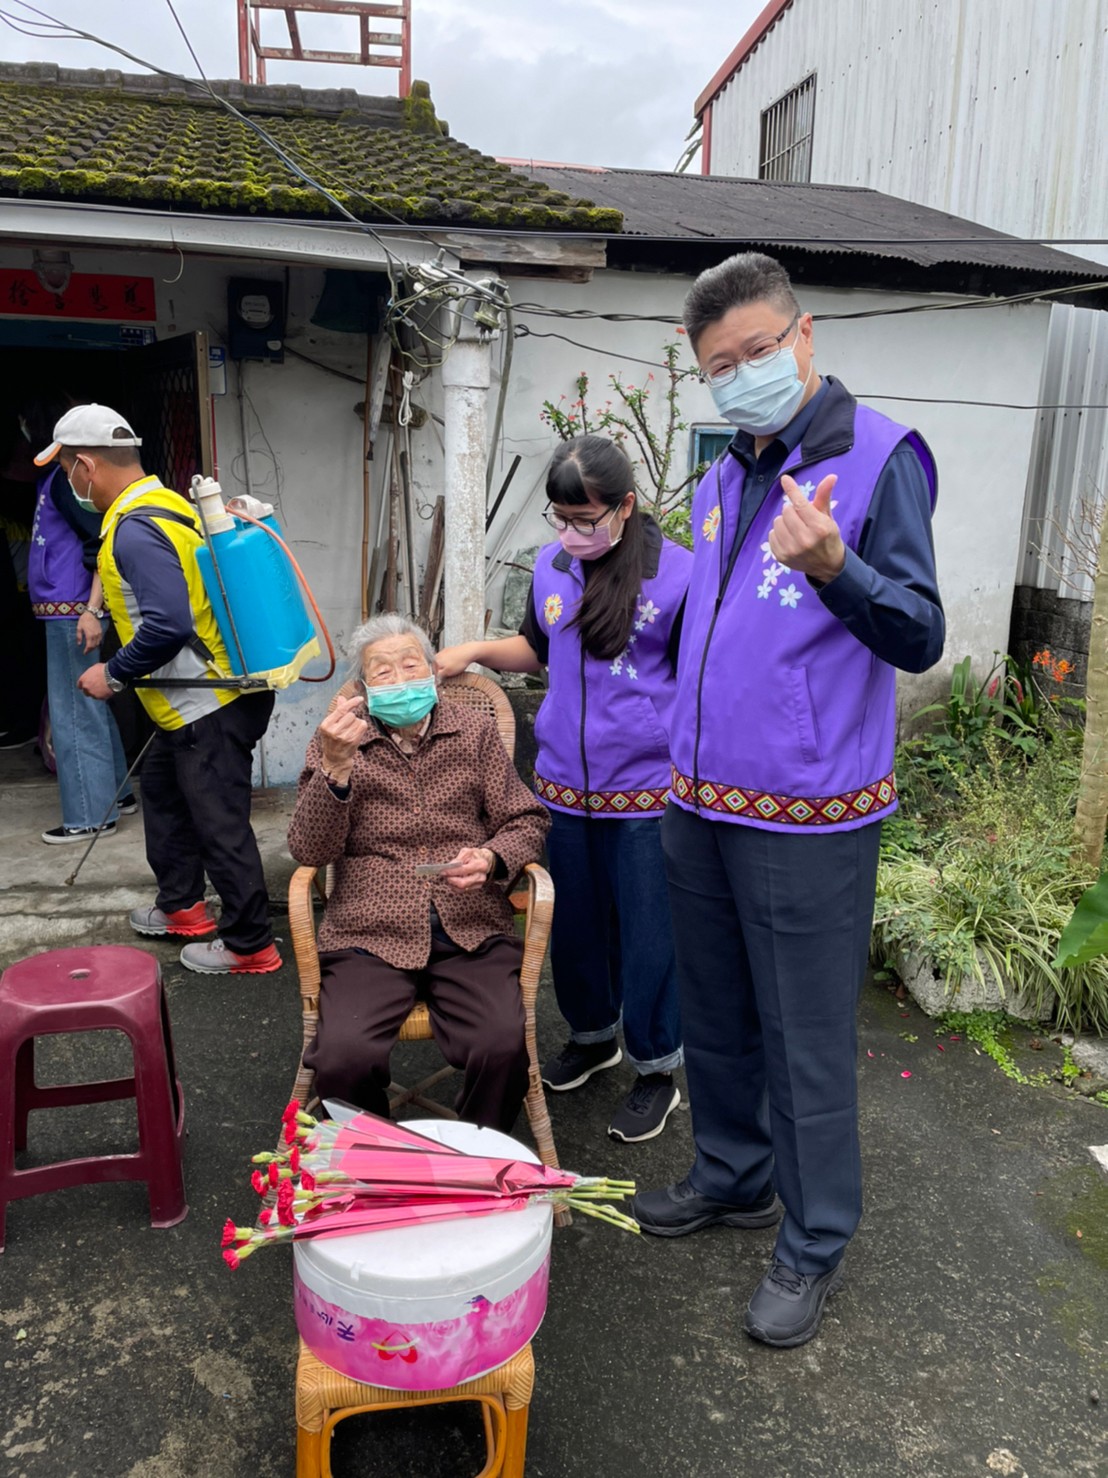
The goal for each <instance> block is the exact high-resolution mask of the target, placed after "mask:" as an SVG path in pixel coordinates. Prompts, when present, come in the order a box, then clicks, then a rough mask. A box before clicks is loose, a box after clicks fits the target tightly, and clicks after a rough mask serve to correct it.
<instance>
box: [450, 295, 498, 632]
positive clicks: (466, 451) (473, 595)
mask: <svg viewBox="0 0 1108 1478" xmlns="http://www.w3.org/2000/svg"><path fill="white" fill-rule="evenodd" d="M443 316H444V318H445V319H446V320H447V321H448V324H449V327H448V336H449V335H451V334H453V333H455V332H456V333H457V336H458V338H457V342H456V343H455V344H454V346H453V348H452V349H451V350H450V351H449V353H448V354H447V356H446V360H445V362H444V364H443V367H442V386H443V402H444V418H445V421H446V428H445V431H444V434H443V443H444V464H445V465H444V472H445V479H446V507H445V512H446V532H445V540H446V560H445V565H444V569H443V638H442V639H443V645H444V646H452V645H453V644H454V643H455V642H463V641H477V640H479V639H480V638H481V637H483V636H484V634H485V497H486V494H485V469H486V467H487V465H488V458H489V420H488V404H489V386H490V385H491V384H492V365H491V355H490V344H491V337H490V334H489V332H488V329H487V328H481V327H479V326H478V325H477V324H476V323H475V322H474V320H473V314H472V311H466V309H464V308H462V309H460V310H459V309H458V308H456V307H454V306H453V305H450V306H448V307H446V308H445V309H444V310H443Z"/></svg>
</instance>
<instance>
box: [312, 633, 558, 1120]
mask: <svg viewBox="0 0 1108 1478" xmlns="http://www.w3.org/2000/svg"><path fill="white" fill-rule="evenodd" d="M351 652H352V655H353V656H354V659H355V669H354V670H355V673H356V675H357V676H358V677H360V678H361V686H362V687H363V689H364V693H359V694H358V696H357V697H354V698H343V699H340V700H339V702H338V703H336V705H335V707H334V709H333V710H332V712H331V713H329V714H328V716H327V717H326V718H325V719H324V720H323V722H322V724H320V726H319V729H318V731H317V732H316V734H315V737H314V738H313V739H312V741H311V743H310V744H309V746H308V755H307V760H306V763H305V768H304V771H303V774H302V775H301V776H300V788H299V793H298V795H297V801H296V810H295V811H294V813H293V818H292V823H291V825H290V827H289V848H290V850H291V852H292V855H293V856H294V857H295V858H296V860H297V861H298V862H301V863H305V864H306V865H308V866H310V867H322V866H324V865H326V864H328V863H333V864H334V869H335V871H334V887H333V889H332V891H331V895H330V897H329V898H328V900H327V909H326V912H325V914H324V917H323V922H322V925H321V926H320V930H319V946H320V964H321V967H322V987H321V991H320V1001H319V1009H320V1021H319V1031H318V1034H317V1036H316V1039H315V1042H314V1043H313V1044H312V1046H311V1047H310V1048H309V1049H308V1051H307V1052H306V1053H305V1056H304V1061H305V1063H306V1064H307V1066H308V1067H310V1068H312V1069H314V1071H315V1075H316V1088H317V1091H318V1093H319V1095H320V1097H323V1098H338V1099H343V1100H345V1101H347V1102H349V1103H354V1104H357V1105H358V1106H359V1107H361V1108H366V1109H370V1110H372V1111H373V1112H374V1113H379V1114H386V1113H387V1112H388V1097H387V1093H386V1089H387V1087H388V1083H389V1056H390V1054H391V1052H392V1048H393V1045H394V1043H395V1042H396V1039H397V1036H398V1034H399V1031H400V1027H401V1026H402V1024H403V1022H404V1019H405V1017H406V1016H407V1014H408V1012H409V1011H410V1010H411V1007H412V1005H413V1003H414V1002H415V1000H416V997H417V994H418V995H419V996H421V997H423V998H424V999H425V1000H426V1001H427V1005H428V1009H429V1012H430V1017H431V1030H432V1032H433V1034H434V1037H435V1040H436V1041H437V1042H438V1044H439V1047H440V1048H441V1050H442V1053H443V1056H444V1057H445V1058H446V1059H447V1061H448V1062H450V1063H451V1064H452V1065H453V1066H454V1067H457V1068H461V1069H462V1072H463V1074H464V1078H463V1082H462V1090H461V1094H460V1095H459V1098H458V1102H457V1110H458V1114H459V1116H460V1117H461V1118H463V1119H468V1120H470V1121H471V1122H473V1123H476V1124H482V1125H488V1126H490V1127H492V1128H494V1129H504V1130H508V1129H510V1128H511V1127H512V1124H513V1122H514V1121H515V1118H516V1115H517V1114H518V1113H519V1109H520V1106H521V1104H522V1103H523V1099H524V1095H525V1094H526V1091H527V1069H528V1059H527V1049H526V1045H525V1041H524V1018H523V1006H522V1003H521V1000H520V993H519V967H520V962H521V959H522V944H521V942H520V941H519V939H517V938H516V936H515V934H514V932H513V927H512V922H513V921H512V910H511V906H510V904H509V902H508V896H507V895H508V888H509V885H510V884H511V882H512V881H513V880H514V879H515V878H516V876H517V875H518V874H519V872H520V871H521V870H522V868H523V867H524V865H525V864H526V863H528V862H534V861H537V860H538V857H539V855H540V853H541V851H542V847H543V839H544V837H545V835H546V831H547V827H548V826H549V824H550V818H549V816H548V815H547V812H546V810H545V809H544V807H543V806H541V805H540V804H539V803H538V801H536V799H535V797H534V796H533V795H532V793H531V792H530V790H528V788H527V787H526V786H525V785H524V784H523V781H522V780H521V779H520V778H519V776H518V775H517V774H516V771H515V768H514V766H513V765H512V762H511V759H510V758H509V756H508V754H507V753H506V751H505V749H504V745H503V743H502V741H501V739H500V736H499V734H498V732H497V729H496V725H495V723H494V722H493V720H492V718H491V717H489V716H488V715H487V714H484V713H481V712H479V711H477V710H475V709H473V708H468V707H462V706H461V705H458V704H452V703H450V702H449V701H446V700H444V701H443V702H439V698H438V691H437V688H436V683H435V678H434V674H433V671H432V660H433V652H432V649H431V644H430V642H429V641H428V639H427V636H426V635H425V633H424V632H423V631H422V630H421V629H420V628H419V627H418V626H416V625H415V624H414V623H413V622H411V621H408V620H405V619H404V618H402V617H400V616H379V617H377V618H376V619H375V620H372V621H369V622H367V623H366V624H365V625H364V626H362V627H360V628H359V629H358V630H357V631H356V632H355V633H354V638H353V642H352V644H351ZM433 864H440V865H441V864H446V866H445V867H443V868H442V869H441V870H440V871H438V872H437V873H433V872H432V870H431V869H432V865H433Z"/></svg>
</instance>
